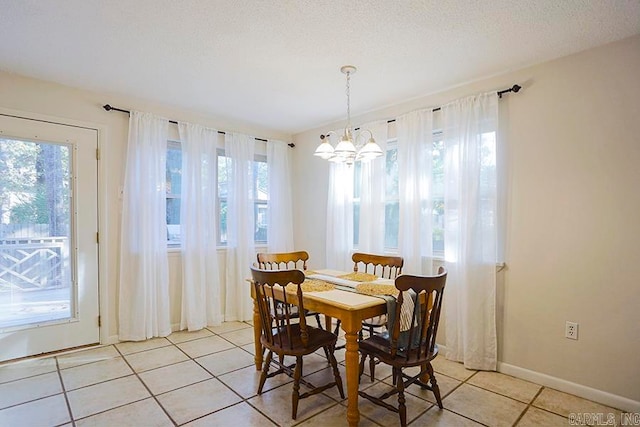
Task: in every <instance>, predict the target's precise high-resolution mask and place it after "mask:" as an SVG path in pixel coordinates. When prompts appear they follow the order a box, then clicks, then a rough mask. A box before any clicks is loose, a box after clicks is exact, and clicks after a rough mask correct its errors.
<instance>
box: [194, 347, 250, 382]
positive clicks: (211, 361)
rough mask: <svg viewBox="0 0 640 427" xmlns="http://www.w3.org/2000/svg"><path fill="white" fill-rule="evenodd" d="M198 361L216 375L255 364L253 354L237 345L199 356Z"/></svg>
mask: <svg viewBox="0 0 640 427" xmlns="http://www.w3.org/2000/svg"><path fill="white" fill-rule="evenodd" d="M196 362H198V363H199V364H200V365H202V366H203V367H204V368H205V369H206V370H207V371H209V372H211V373H212V374H213V375H216V376H218V375H222V374H226V373H227V372H231V371H235V370H236V369H240V368H246V367H247V366H252V365H253V366H255V360H254V358H253V355H251V354H249V353H247V352H246V351H244V350H242V349H239V348H237V347H236V348H232V349H231V350H225V351H221V352H218V353H215V354H210V355H208V356H203V357H199V358H198V359H196Z"/></svg>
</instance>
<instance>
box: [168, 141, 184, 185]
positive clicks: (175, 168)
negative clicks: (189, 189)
mask: <svg viewBox="0 0 640 427" xmlns="http://www.w3.org/2000/svg"><path fill="white" fill-rule="evenodd" d="M181 188H182V151H181V150H180V147H179V146H177V147H176V146H175V144H171V146H169V148H168V149H167V194H168V195H178V196H179V195H180V193H181V191H182V189H181Z"/></svg>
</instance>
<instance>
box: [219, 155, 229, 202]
mask: <svg viewBox="0 0 640 427" xmlns="http://www.w3.org/2000/svg"><path fill="white" fill-rule="evenodd" d="M229 168H231V159H230V158H228V157H225V156H224V155H223V154H222V155H220V154H219V155H218V197H220V198H226V197H227V194H228V193H227V187H228V177H229Z"/></svg>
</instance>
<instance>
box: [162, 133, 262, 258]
mask: <svg viewBox="0 0 640 427" xmlns="http://www.w3.org/2000/svg"><path fill="white" fill-rule="evenodd" d="M231 162H232V161H231V159H230V158H229V157H226V156H225V155H224V150H222V149H219V150H218V162H217V182H218V193H217V195H216V203H217V206H218V214H219V216H218V244H219V245H226V243H227V210H228V205H227V198H228V195H229V193H228V182H229V166H230V165H231ZM166 176H167V180H166V182H167V188H166V193H167V195H166V198H167V241H168V243H169V245H171V246H178V245H179V244H180V193H181V184H182V183H181V180H182V151H181V150H180V143H178V142H174V141H169V143H168V146H167V175H166ZM268 182H269V181H268V168H267V158H266V156H263V155H256V157H255V161H254V162H253V182H252V183H253V185H252V189H251V194H250V195H249V196H250V197H251V198H252V199H253V200H254V219H255V224H254V225H255V227H254V240H255V243H266V242H267V224H268V221H267V208H268V199H269V197H268Z"/></svg>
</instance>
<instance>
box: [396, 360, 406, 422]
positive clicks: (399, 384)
mask: <svg viewBox="0 0 640 427" xmlns="http://www.w3.org/2000/svg"><path fill="white" fill-rule="evenodd" d="M393 376H394V377H395V378H396V388H397V389H398V414H399V415H400V425H401V426H402V427H405V426H406V425H407V406H406V405H405V398H404V380H403V379H402V369H401V368H393Z"/></svg>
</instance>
